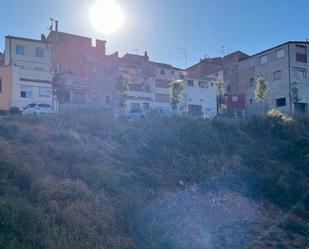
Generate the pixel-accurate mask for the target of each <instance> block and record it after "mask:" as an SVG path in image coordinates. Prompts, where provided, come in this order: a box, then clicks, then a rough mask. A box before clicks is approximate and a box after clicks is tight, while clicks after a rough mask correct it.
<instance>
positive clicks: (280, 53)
mask: <svg viewBox="0 0 309 249" xmlns="http://www.w3.org/2000/svg"><path fill="white" fill-rule="evenodd" d="M284 56H285V50H284V49H280V50H277V51H276V59H281V58H283V57H284Z"/></svg>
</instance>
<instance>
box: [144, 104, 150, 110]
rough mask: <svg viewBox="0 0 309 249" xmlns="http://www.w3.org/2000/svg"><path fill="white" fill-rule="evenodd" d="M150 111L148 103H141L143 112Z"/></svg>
mask: <svg viewBox="0 0 309 249" xmlns="http://www.w3.org/2000/svg"><path fill="white" fill-rule="evenodd" d="M149 109H150V104H149V103H143V110H144V111H148V110H149Z"/></svg>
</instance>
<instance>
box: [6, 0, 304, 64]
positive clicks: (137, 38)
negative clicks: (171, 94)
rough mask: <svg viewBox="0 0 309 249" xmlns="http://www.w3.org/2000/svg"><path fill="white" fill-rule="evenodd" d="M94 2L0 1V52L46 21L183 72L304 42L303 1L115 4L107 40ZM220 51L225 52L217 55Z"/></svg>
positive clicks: (134, 0) (142, 0)
mask: <svg viewBox="0 0 309 249" xmlns="http://www.w3.org/2000/svg"><path fill="white" fill-rule="evenodd" d="M96 1H97V0H0V16H1V19H0V39H1V40H0V51H3V49H4V36H5V35H16V36H23V37H28V38H38V39H39V37H40V34H42V33H45V34H47V33H48V27H49V26H50V20H49V19H50V18H51V17H53V18H55V19H58V20H59V29H60V31H63V32H68V33H74V34H79V35H83V36H88V37H92V38H96V39H104V40H107V52H108V53H113V52H116V51H119V53H120V55H123V54H124V53H137V51H138V53H139V54H143V53H144V51H147V52H148V54H149V56H150V59H151V60H153V61H158V62H165V63H169V64H172V65H174V66H177V67H181V68H184V67H185V56H184V53H183V50H182V49H183V48H185V49H186V50H187V65H188V66H190V65H193V64H195V63H197V62H198V61H199V60H200V59H201V58H205V56H208V57H214V56H222V55H223V54H224V52H225V53H227V52H233V51H237V50H241V51H243V52H246V53H248V54H254V53H257V52H259V51H262V50H264V49H267V48H270V47H272V46H275V45H279V44H281V43H284V42H286V41H288V40H306V39H309V18H308V10H309V1H308V0H115V1H117V2H118V3H119V5H120V6H121V7H122V9H123V11H124V14H125V18H126V19H125V23H124V26H123V27H122V29H121V30H119V31H118V32H116V33H114V34H112V35H108V36H107V35H104V34H101V33H99V32H98V31H97V30H95V29H94V27H93V26H92V25H91V24H90V21H89V15H88V13H89V9H90V7H91V5H92V4H93V3H94V2H96ZM222 46H224V48H225V49H224V50H225V51H223V49H222Z"/></svg>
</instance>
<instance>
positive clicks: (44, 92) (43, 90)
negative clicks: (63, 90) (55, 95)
mask: <svg viewBox="0 0 309 249" xmlns="http://www.w3.org/2000/svg"><path fill="white" fill-rule="evenodd" d="M50 92H51V89H50V88H49V87H39V96H40V97H49V96H50Z"/></svg>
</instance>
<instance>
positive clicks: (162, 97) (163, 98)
mask: <svg viewBox="0 0 309 249" xmlns="http://www.w3.org/2000/svg"><path fill="white" fill-rule="evenodd" d="M156 102H158V103H169V102H170V95H169V94H156Z"/></svg>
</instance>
